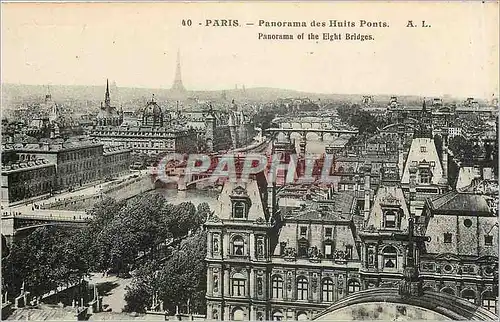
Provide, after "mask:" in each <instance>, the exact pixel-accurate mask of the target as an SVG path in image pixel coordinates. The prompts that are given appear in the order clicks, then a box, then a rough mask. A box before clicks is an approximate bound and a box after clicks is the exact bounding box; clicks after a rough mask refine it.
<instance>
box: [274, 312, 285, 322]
mask: <svg viewBox="0 0 500 322" xmlns="http://www.w3.org/2000/svg"><path fill="white" fill-rule="evenodd" d="M281 320H283V312H281V311H280V310H276V311H274V312H273V321H281Z"/></svg>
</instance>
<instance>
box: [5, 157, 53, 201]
mask: <svg viewBox="0 0 500 322" xmlns="http://www.w3.org/2000/svg"><path fill="white" fill-rule="evenodd" d="M55 177H56V165H55V164H54V163H50V162H49V161H47V160H45V159H39V158H37V157H36V156H30V157H29V158H23V159H20V160H17V161H13V162H5V163H3V162H2V186H1V189H2V199H1V200H2V202H5V203H15V202H20V201H22V200H25V199H30V198H34V197H38V196H42V195H48V194H50V193H52V192H53V190H54V188H55Z"/></svg>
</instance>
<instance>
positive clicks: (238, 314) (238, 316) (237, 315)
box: [231, 307, 245, 321]
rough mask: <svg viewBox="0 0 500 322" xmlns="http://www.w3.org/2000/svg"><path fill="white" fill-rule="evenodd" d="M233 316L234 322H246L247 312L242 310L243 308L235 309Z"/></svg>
mask: <svg viewBox="0 0 500 322" xmlns="http://www.w3.org/2000/svg"><path fill="white" fill-rule="evenodd" d="M231 315H232V316H231V320H233V321H243V320H245V312H244V311H243V310H242V309H241V307H235V308H234V309H233V312H232V313H231Z"/></svg>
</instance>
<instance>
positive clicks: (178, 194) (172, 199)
mask: <svg viewBox="0 0 500 322" xmlns="http://www.w3.org/2000/svg"><path fill="white" fill-rule="evenodd" d="M156 191H159V192H161V194H162V195H163V196H165V199H166V200H167V201H168V202H169V203H172V204H179V203H181V202H185V201H190V202H192V203H193V204H194V205H195V206H198V205H199V204H200V203H203V202H206V203H207V204H208V205H209V206H210V209H212V210H214V209H215V208H216V206H217V197H218V196H219V192H218V191H213V190H197V189H193V190H187V191H177V189H156Z"/></svg>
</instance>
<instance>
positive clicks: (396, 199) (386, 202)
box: [365, 185, 410, 231]
mask: <svg viewBox="0 0 500 322" xmlns="http://www.w3.org/2000/svg"><path fill="white" fill-rule="evenodd" d="M387 207H389V208H393V207H394V208H399V209H400V210H401V212H402V214H401V215H402V219H401V226H400V230H402V231H404V230H407V229H408V218H409V217H410V212H409V210H408V206H407V204H406V200H405V197H404V194H403V190H402V189H401V187H399V186H384V185H381V186H379V188H378V190H377V194H376V195H375V198H374V202H373V207H372V209H371V211H370V214H369V215H368V218H365V227H367V228H370V227H373V228H375V229H376V230H379V229H383V227H382V223H383V212H382V209H383V208H387Z"/></svg>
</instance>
